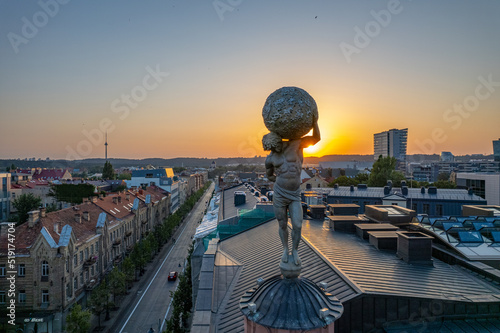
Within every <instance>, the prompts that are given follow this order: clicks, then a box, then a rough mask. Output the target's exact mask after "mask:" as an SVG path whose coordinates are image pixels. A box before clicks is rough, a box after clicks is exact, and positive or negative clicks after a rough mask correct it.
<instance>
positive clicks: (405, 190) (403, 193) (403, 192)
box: [401, 186, 408, 196]
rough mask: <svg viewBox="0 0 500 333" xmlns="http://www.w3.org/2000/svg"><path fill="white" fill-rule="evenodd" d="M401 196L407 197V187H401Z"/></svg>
mask: <svg viewBox="0 0 500 333" xmlns="http://www.w3.org/2000/svg"><path fill="white" fill-rule="evenodd" d="M401 194H402V195H404V196H407V195H408V186H401Z"/></svg>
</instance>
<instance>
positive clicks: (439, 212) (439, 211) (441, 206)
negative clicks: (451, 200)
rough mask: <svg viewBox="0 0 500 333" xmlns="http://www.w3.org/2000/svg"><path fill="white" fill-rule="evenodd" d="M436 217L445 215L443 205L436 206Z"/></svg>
mask: <svg viewBox="0 0 500 333" xmlns="http://www.w3.org/2000/svg"><path fill="white" fill-rule="evenodd" d="M436 215H440V216H442V215H443V205H436Z"/></svg>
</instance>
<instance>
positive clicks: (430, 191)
mask: <svg viewBox="0 0 500 333" xmlns="http://www.w3.org/2000/svg"><path fill="white" fill-rule="evenodd" d="M427 193H429V194H437V187H435V186H429V188H428V189H427Z"/></svg>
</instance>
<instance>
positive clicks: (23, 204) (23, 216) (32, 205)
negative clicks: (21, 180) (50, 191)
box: [12, 193, 42, 225]
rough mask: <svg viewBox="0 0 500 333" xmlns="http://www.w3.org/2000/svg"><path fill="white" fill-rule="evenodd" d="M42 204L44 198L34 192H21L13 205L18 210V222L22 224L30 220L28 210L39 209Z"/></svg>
mask: <svg viewBox="0 0 500 333" xmlns="http://www.w3.org/2000/svg"><path fill="white" fill-rule="evenodd" d="M41 204H42V199H40V198H39V197H36V196H34V195H33V193H28V194H21V195H20V196H18V197H17V198H16V199H15V200H14V201H13V202H12V205H13V206H14V208H16V210H17V224H18V225H21V224H23V223H24V222H26V221H28V212H30V211H32V210H34V209H37V208H38V207H40V205H41Z"/></svg>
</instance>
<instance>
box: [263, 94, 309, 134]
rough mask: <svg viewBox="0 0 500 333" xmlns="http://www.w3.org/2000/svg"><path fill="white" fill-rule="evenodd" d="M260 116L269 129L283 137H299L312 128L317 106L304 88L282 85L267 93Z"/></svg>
mask: <svg viewBox="0 0 500 333" xmlns="http://www.w3.org/2000/svg"><path fill="white" fill-rule="evenodd" d="M262 117H263V118H264V124H265V125H266V127H267V129H268V130H269V131H271V132H275V133H276V134H278V135H279V136H281V137H282V138H283V139H289V140H293V139H299V138H301V137H303V136H304V135H306V134H307V133H308V132H309V131H310V130H311V129H312V128H313V125H314V121H315V120H316V119H318V107H317V106H316V102H315V101H314V99H313V98H312V97H311V95H309V94H308V93H307V92H306V91H305V90H303V89H300V88H297V87H283V88H280V89H278V90H276V91H275V92H273V93H272V94H271V95H269V97H268V98H267V100H266V103H265V104H264V107H263V109H262Z"/></svg>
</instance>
